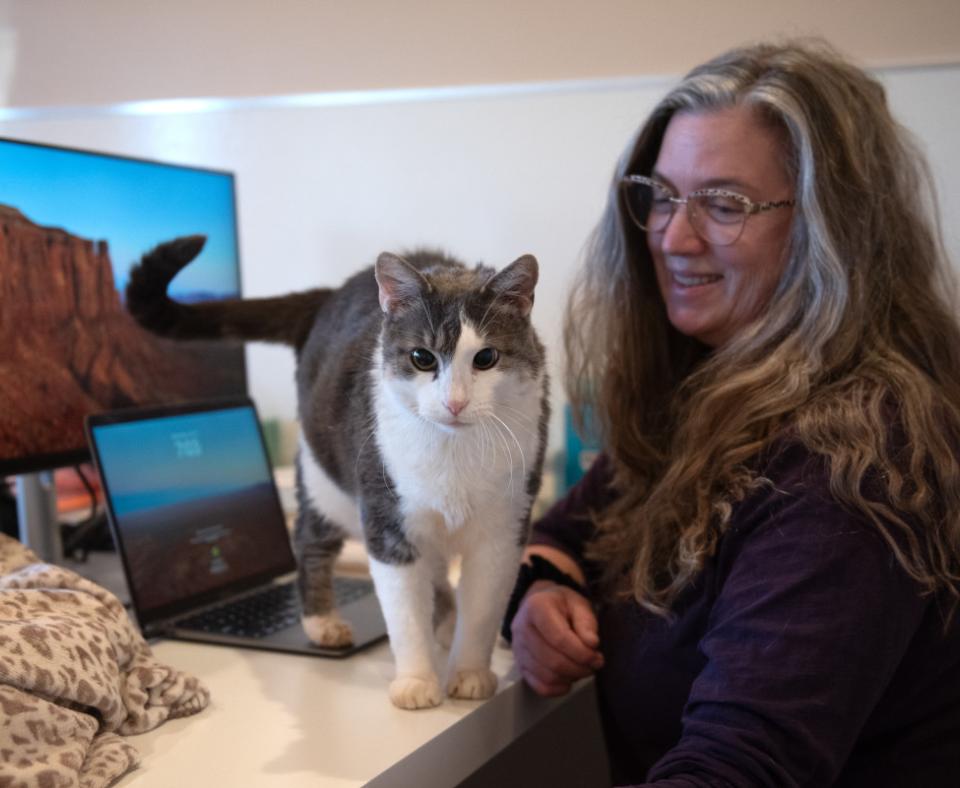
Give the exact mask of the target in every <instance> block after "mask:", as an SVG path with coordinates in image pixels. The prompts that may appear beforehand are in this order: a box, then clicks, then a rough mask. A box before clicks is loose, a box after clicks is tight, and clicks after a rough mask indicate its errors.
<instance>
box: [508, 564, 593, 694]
mask: <svg viewBox="0 0 960 788" xmlns="http://www.w3.org/2000/svg"><path fill="white" fill-rule="evenodd" d="M511 632H512V634H513V655H514V659H515V661H516V663H517V667H518V668H519V670H520V675H521V676H522V677H523V678H524V680H525V681H526V682H527V684H529V685H530V686H531V687H532V688H533V690H534V691H535V692H537V693H538V694H539V695H548V696H551V695H564V694H566V693H567V692H569V691H570V687H571V686H572V685H573V683H574V682H575V681H577V680H578V679H582V678H584V677H585V676H589V675H590V674H592V673H593V672H594V671H596V670H598V669H599V668H600V667H602V666H603V655H602V654H601V653H600V651H599V649H598V647H599V645H600V640H599V638H598V637H597V618H596V616H595V615H594V613H593V608H592V607H591V606H590V602H589V601H588V600H587V599H586V598H585V597H583V596H582V595H581V594H578V593H577V592H576V591H574V590H573V589H571V588H566V587H565V586H561V585H557V584H556V583H551V582H550V581H546V580H541V581H539V582H537V583H534V584H533V585H532V586H531V587H530V590H529V591H528V592H527V595H526V596H525V597H524V598H523V601H522V602H521V603H520V608H519V610H518V611H517V615H516V617H515V618H514V619H513V625H512V626H511Z"/></svg>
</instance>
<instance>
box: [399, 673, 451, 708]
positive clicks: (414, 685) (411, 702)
mask: <svg viewBox="0 0 960 788" xmlns="http://www.w3.org/2000/svg"><path fill="white" fill-rule="evenodd" d="M390 701H391V702H392V703H393V705H394V706H397V707H398V708H401V709H431V708H433V707H434V706H439V705H440V704H441V703H442V702H443V693H442V692H440V682H438V681H437V680H436V679H435V678H428V679H424V678H420V677H419V676H397V678H395V679H394V680H393V681H391V682H390Z"/></svg>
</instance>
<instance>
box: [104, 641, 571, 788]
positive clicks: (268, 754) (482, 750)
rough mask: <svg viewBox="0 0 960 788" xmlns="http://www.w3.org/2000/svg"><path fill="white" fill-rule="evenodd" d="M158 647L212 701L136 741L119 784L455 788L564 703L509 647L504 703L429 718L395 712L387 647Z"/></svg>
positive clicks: (473, 704) (466, 705) (452, 703)
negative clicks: (537, 688) (516, 662)
mask: <svg viewBox="0 0 960 788" xmlns="http://www.w3.org/2000/svg"><path fill="white" fill-rule="evenodd" d="M151 646H152V648H153V651H154V654H155V655H156V657H157V658H158V659H160V660H161V661H163V662H166V663H168V664H170V665H171V666H174V667H177V668H180V669H181V670H185V671H189V672H191V673H193V674H194V675H196V676H197V677H198V678H200V679H201V680H203V681H204V682H205V683H206V685H207V687H208V689H209V690H210V694H211V700H210V705H209V706H208V707H207V708H206V709H205V710H204V711H202V712H200V713H199V714H196V715H194V716H192V717H186V718H183V719H178V720H171V721H168V722H166V723H164V724H163V725H161V726H160V727H158V728H156V729H154V730H153V731H150V732H149V733H145V734H142V735H139V736H134V737H131V738H130V740H129V741H130V743H131V744H132V745H134V746H135V747H136V748H137V750H138V751H139V752H140V755H141V757H142V762H141V765H140V768H139V769H137V770H136V771H134V772H132V773H130V774H128V775H127V776H126V777H124V778H123V779H122V780H121V781H119V782H118V783H117V784H116V785H117V786H119V788H128V786H135V788H150V786H157V787H158V788H159V787H161V786H162V788H171V787H173V788H178V787H185V786H191V785H231V786H243V787H244V788H246V787H247V786H250V787H251V788H252V787H253V786H311V788H317V786H322V787H326V786H337V787H338V788H339V787H340V786H358V785H365V784H367V783H368V782H369V781H371V780H373V779H374V778H377V777H378V776H379V779H377V781H376V785H377V786H391V785H397V786H401V785H402V786H416V787H417V788H428V786H430V785H436V786H443V785H456V784H457V783H459V782H460V781H462V780H463V779H465V778H466V777H467V776H469V774H470V773H471V772H473V771H475V770H476V769H477V768H478V767H479V766H481V765H482V764H483V763H485V762H486V761H487V760H488V759H490V758H491V757H493V756H494V755H496V754H497V753H498V752H499V751H501V750H502V749H503V748H504V747H505V746H506V745H508V744H509V743H510V742H512V741H513V740H514V739H515V738H516V737H517V736H518V735H520V734H521V733H523V732H524V731H526V730H527V729H528V728H529V727H530V726H532V725H534V724H536V722H537V721H539V720H540V719H542V717H543V716H545V715H546V714H548V713H549V712H550V711H551V710H552V709H553V708H555V707H556V706H557V704H559V703H562V702H563V699H561V700H547V699H543V698H538V697H536V696H534V695H533V693H532V692H531V691H530V690H529V689H528V688H526V687H524V686H523V685H522V683H520V682H518V681H517V680H516V677H515V675H512V674H511V673H510V670H511V666H512V656H511V654H510V651H509V650H507V649H505V648H501V647H500V646H498V647H497V649H496V651H495V655H494V664H493V667H494V670H495V672H496V673H497V674H498V676H499V677H500V679H501V681H500V686H499V687H498V691H497V694H496V695H495V696H494V698H492V699H490V700H488V701H486V702H479V701H464V700H451V699H449V698H448V699H446V700H445V701H444V703H443V704H442V705H441V706H439V707H437V708H435V709H428V710H420V711H403V710H400V709H397V708H394V707H393V706H392V705H391V703H390V701H389V699H388V697H387V685H388V683H389V681H390V678H391V676H392V675H393V661H392V657H391V655H390V650H389V647H388V645H387V643H386V642H385V641H384V642H383V643H380V644H378V645H376V646H374V647H372V648H370V649H368V650H366V651H363V652H361V653H359V654H357V655H354V656H352V657H349V658H346V659H342V660H335V659H323V658H319V657H304V656H297V655H288V654H280V653H273V652H267V651H257V650H253V649H238V648H232V647H223V646H212V645H201V644H194V643H186V642H177V641H171V640H164V641H155V642H153V643H152V644H151ZM568 697H569V696H568ZM428 744H430V745H431V747H426V745H428ZM425 747H426V749H424V748H425ZM438 747H439V749H438ZM418 755H421V756H423V757H422V758H421V759H420V760H421V761H422V762H419V763H418ZM438 755H439V757H438Z"/></svg>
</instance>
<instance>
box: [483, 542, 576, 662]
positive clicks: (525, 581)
mask: <svg viewBox="0 0 960 788" xmlns="http://www.w3.org/2000/svg"><path fill="white" fill-rule="evenodd" d="M529 560H530V563H524V564H520V572H519V574H518V575H517V582H516V584H515V585H514V587H513V593H512V594H511V595H510V601H509V602H508V603H507V612H506V613H505V614H504V616H503V625H502V626H501V627H500V634H501V635H503V637H504V638H505V639H506V640H507V642H508V643H509V642H511V641H512V640H513V633H512V632H511V631H510V625H511V624H513V618H514V616H516V615H517V610H518V609H519V608H520V602H521V600H522V599H523V598H524V596H526V594H527V591H529V590H530V586H532V585H533V584H534V583H536V582H537V581H538V580H549V581H550V582H552V583H556V584H557V585H561V586H566V587H567V588H572V589H573V590H574V591H576V592H577V593H578V594H582V595H583V596H585V597H587V596H588V595H587V589H586V588H584V587H583V586H582V585H581V584H580V583H578V582H577V581H576V580H574V579H573V578H572V577H570V575H568V574H567V573H566V572H564V571H562V570H560V569H558V568H557V567H556V565H554V564H552V563H550V562H549V561H548V560H547V559H546V558H544V557H543V556H542V555H537V554H536V553H534V554H533V555H531V556H530V559H529ZM588 598H589V597H588Z"/></svg>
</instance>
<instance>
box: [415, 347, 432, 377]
mask: <svg viewBox="0 0 960 788" xmlns="http://www.w3.org/2000/svg"><path fill="white" fill-rule="evenodd" d="M410 361H411V362H413V366H415V367H416V368H417V369H419V370H420V371H421V372H431V371H432V370H435V369H436V368H437V357H436V356H435V355H433V353H431V352H430V351H429V350H427V349H426V348H422V347H418V348H414V349H413V350H411V351H410Z"/></svg>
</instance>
